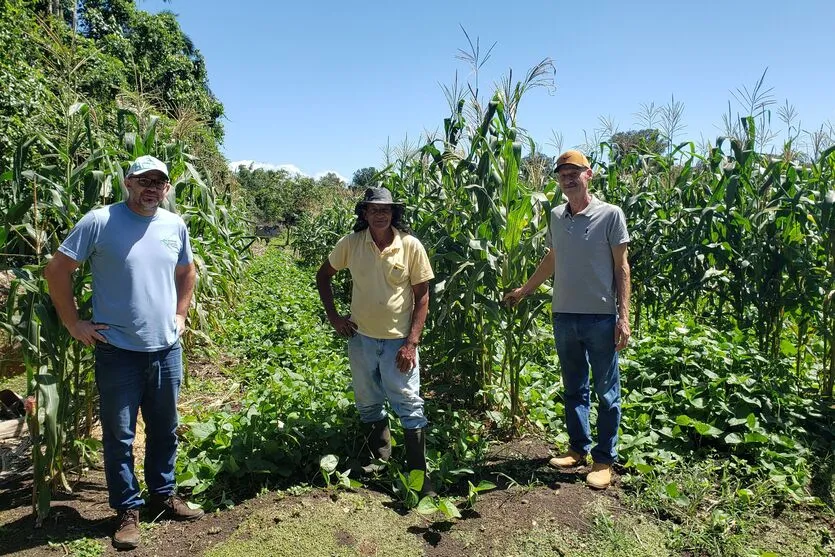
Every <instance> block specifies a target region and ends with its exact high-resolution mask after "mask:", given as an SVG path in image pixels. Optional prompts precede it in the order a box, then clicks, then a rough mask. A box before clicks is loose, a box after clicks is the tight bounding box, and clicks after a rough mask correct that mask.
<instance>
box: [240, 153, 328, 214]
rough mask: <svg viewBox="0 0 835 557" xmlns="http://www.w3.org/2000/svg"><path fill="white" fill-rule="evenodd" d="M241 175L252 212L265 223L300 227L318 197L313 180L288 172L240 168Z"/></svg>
mask: <svg viewBox="0 0 835 557" xmlns="http://www.w3.org/2000/svg"><path fill="white" fill-rule="evenodd" d="M237 176H238V182H240V184H241V187H242V188H243V190H244V196H245V198H246V200H247V205H248V207H249V209H250V212H251V213H252V215H253V216H254V217H255V218H256V219H257V220H258V221H259V223H261V224H269V225H275V224H283V225H285V226H292V225H294V224H296V221H297V220H298V219H299V217H300V216H301V214H303V213H304V212H305V211H307V210H309V209H310V207H311V206H312V203H313V200H314V199H315V198H316V195H317V188H316V182H315V181H314V180H313V178H310V177H309V176H300V175H298V174H291V173H290V172H288V171H287V170H284V169H279V170H264V169H263V168H257V169H254V170H252V169H250V168H247V167H245V166H240V167H238V171H237Z"/></svg>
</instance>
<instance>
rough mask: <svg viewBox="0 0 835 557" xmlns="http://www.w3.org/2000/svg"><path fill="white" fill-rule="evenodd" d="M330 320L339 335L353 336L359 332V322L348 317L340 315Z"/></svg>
mask: <svg viewBox="0 0 835 557" xmlns="http://www.w3.org/2000/svg"><path fill="white" fill-rule="evenodd" d="M330 321H331V326H332V327H333V328H334V330H335V331H336V333H337V334H338V335H339V336H342V337H352V336H354V335H355V334H356V333H357V324H356V323H354V322H353V321H351V319H350V318H348V317H342V316H341V315H340V316H338V317H335V318H334V319H331V320H330Z"/></svg>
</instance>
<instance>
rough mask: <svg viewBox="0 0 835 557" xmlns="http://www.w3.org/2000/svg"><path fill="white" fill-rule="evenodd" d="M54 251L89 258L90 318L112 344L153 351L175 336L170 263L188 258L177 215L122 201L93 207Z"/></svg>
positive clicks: (188, 249) (77, 258) (188, 248)
mask: <svg viewBox="0 0 835 557" xmlns="http://www.w3.org/2000/svg"><path fill="white" fill-rule="evenodd" d="M58 251H60V252H61V253H63V254H64V255H66V256H67V257H70V258H72V259H74V260H75V261H78V262H83V261H86V260H87V259H88V258H89V259H90V267H91V270H92V273H93V321H94V322H95V323H101V324H104V325H107V326H109V327H110V328H109V329H105V330H101V331H99V332H100V333H101V334H102V336H104V337H105V338H106V339H107V341H108V342H109V343H110V344H112V345H113V346H116V347H118V348H123V349H125V350H134V351H137V352H154V351H156V350H162V349H164V348H168V347H169V346H171V345H173V344H174V343H175V342H177V338H178V335H177V321H176V313H177V288H176V285H175V280H174V277H175V267H176V266H177V265H188V264H189V263H191V261H192V253H191V244H190V243H189V239H188V230H187V229H186V225H185V223H184V222H183V219H182V218H180V216H179V215H176V214H174V213H171V212H169V211H166V210H165V209H157V212H156V214H155V215H154V216H152V217H143V216H142V215H138V214H136V213H135V212H133V211H131V210H130V209H129V208H128V206H127V205H125V204H124V203H116V204H115V205H108V206H106V207H101V208H100V209H94V210H92V211H90V212H89V213H87V214H86V215H84V217H83V218H82V219H81V220H80V221H79V222H78V224H77V225H76V226H75V228H73V229H72V232H70V234H69V236H67V238H66V240H64V243H62V244H61V247H59V248H58Z"/></svg>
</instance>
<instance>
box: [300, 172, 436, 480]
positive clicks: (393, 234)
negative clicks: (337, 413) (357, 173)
mask: <svg viewBox="0 0 835 557" xmlns="http://www.w3.org/2000/svg"><path fill="white" fill-rule="evenodd" d="M355 212H356V214H357V222H356V224H355V225H354V233H353V234H349V235H348V236H345V237H343V238H342V239H341V240H339V242H338V243H337V244H336V247H335V248H334V249H333V251H332V252H331V254H330V256H329V257H328V259H327V260H326V261H325V262H324V263H323V264H322V266H321V267H320V268H319V271H318V273H317V274H316V286H317V288H318V290H319V296H320V298H321V299H322V304H323V305H324V306H325V312H326V313H327V316H328V320H329V321H330V323H331V325H332V326H333V328H334V329H335V330H336V332H337V333H338V334H339V335H341V336H344V337H347V338H348V356H349V361H350V364H351V374H352V377H353V387H354V397H355V399H356V406H357V410H358V411H359V415H360V420H361V421H362V422H363V424H364V425H365V430H366V440H367V447H368V453H367V454H366V455H364V456H365V457H366V459H365V460H366V464H365V465H364V466H362V467H361V469H360V471H361V472H363V473H371V472H374V471H377V470H378V467H377V466H376V465H375V462H376V461H378V460H388V459H389V457H390V456H391V432H390V430H389V423H388V417H387V414H386V410H385V408H384V406H383V405H384V403H385V400H386V399H388V401H389V403H390V404H391V406H392V409H393V410H394V412H395V413H396V414H397V415H398V416H399V418H400V423H401V424H402V425H403V429H404V438H405V445H406V463H407V466H408V469H409V470H421V471H423V472H424V482H423V487H422V489H421V494H422V495H431V496H434V495H435V492H434V490H433V488H432V483H431V481H430V479H429V475H428V473H427V470H426V457H425V443H426V439H425V436H424V428H425V427H426V423H427V421H426V418H425V417H424V413H423V399H422V398H421V397H420V393H419V390H420V366H419V358H418V344H419V343H420V335H421V332H422V331H423V324H424V322H425V321H426V315H427V313H428V311H429V281H430V280H431V279H432V278H434V274H433V273H432V268H431V267H430V265H429V258H428V257H427V255H426V250H425V249H424V248H423V245H421V243H420V241H419V240H418V239H417V238H415V237H414V236H412V235H411V234H410V233H409V231H408V229H407V228H406V227H405V226H404V225H403V223H402V222H401V219H402V216H403V204H402V203H399V202H395V201H394V200H392V196H391V192H389V190H387V189H386V188H383V187H380V188H368V189H367V190H365V196H364V197H363V199H362V201H360V202H359V203H357V206H356V209H355ZM342 269H348V270H349V271H350V273H351V279H352V282H353V289H352V292H351V313H350V314H349V315H339V313H337V311H336V307H335V306H334V302H333V290H332V289H331V278H332V277H333V276H334V275H335V274H336V273H337V272H338V271H340V270H342Z"/></svg>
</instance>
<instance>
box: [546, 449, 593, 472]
mask: <svg viewBox="0 0 835 557" xmlns="http://www.w3.org/2000/svg"><path fill="white" fill-rule="evenodd" d="M585 463H586V455H584V454H580V453H578V452H577V451H575V450H574V449H568V452H567V453H565V454H564V455H560V456H558V457H555V458H552V459H551V460H549V461H548V464H549V465H551V466H553V467H554V468H573V467H574V466H582V465H584V464H585Z"/></svg>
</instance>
